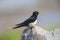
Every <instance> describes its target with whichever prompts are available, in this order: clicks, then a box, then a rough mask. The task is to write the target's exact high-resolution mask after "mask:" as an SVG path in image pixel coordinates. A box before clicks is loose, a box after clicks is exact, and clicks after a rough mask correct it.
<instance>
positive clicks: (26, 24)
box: [13, 11, 39, 29]
mask: <svg viewBox="0 0 60 40" xmlns="http://www.w3.org/2000/svg"><path fill="white" fill-rule="evenodd" d="M38 14H39V12H38V11H34V12H33V13H32V15H31V16H30V17H29V18H28V19H27V20H25V21H24V22H22V23H19V24H16V27H13V29H16V28H20V27H28V28H33V27H34V25H35V24H36V23H37V16H38Z"/></svg>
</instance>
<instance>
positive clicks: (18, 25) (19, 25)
mask: <svg viewBox="0 0 60 40" xmlns="http://www.w3.org/2000/svg"><path fill="white" fill-rule="evenodd" d="M16 26H17V27H13V29H16V28H19V27H22V26H23V24H22V23H21V24H16Z"/></svg>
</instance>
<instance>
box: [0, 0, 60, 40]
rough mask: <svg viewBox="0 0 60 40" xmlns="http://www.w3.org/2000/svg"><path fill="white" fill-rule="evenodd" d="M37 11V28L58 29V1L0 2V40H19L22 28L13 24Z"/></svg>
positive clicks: (18, 0) (59, 16)
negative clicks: (16, 27)
mask: <svg viewBox="0 0 60 40" xmlns="http://www.w3.org/2000/svg"><path fill="white" fill-rule="evenodd" d="M34 11H38V12H39V13H40V14H39V16H38V23H37V25H38V26H42V27H43V28H45V29H46V30H48V31H51V30H54V29H56V28H60V0H0V40H20V39H19V38H20V35H21V33H22V31H23V29H24V28H20V29H16V30H14V29H13V27H15V24H18V23H21V22H23V21H24V20H26V19H27V18H29V17H30V16H31V15H32V13H33V12H34Z"/></svg>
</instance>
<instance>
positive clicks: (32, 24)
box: [29, 20, 37, 27]
mask: <svg viewBox="0 0 60 40" xmlns="http://www.w3.org/2000/svg"><path fill="white" fill-rule="evenodd" d="M36 23H37V20H35V21H34V22H32V23H30V24H29V27H32V26H35V24H36Z"/></svg>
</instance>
